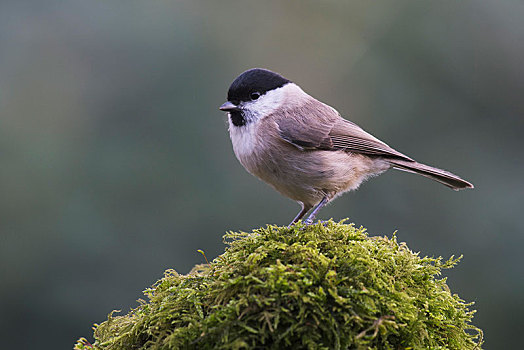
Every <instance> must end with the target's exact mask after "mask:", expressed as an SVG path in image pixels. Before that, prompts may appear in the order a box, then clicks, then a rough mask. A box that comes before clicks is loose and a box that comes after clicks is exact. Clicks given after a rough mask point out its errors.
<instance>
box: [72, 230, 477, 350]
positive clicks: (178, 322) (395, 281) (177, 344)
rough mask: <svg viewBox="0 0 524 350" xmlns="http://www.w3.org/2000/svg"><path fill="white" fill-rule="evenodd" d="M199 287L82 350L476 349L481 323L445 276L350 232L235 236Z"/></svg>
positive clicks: (181, 291)
mask: <svg viewBox="0 0 524 350" xmlns="http://www.w3.org/2000/svg"><path fill="white" fill-rule="evenodd" d="M224 238H225V241H226V243H227V244H228V246H229V247H228V248H227V249H226V251H225V253H224V254H222V255H220V256H219V257H218V258H216V259H215V260H214V261H213V262H211V264H205V265H198V266H196V267H195V268H194V269H193V270H192V271H191V272H190V273H189V274H188V275H180V274H178V273H176V272H175V271H174V270H168V271H167V272H166V273H165V276H164V278H162V279H161V280H159V281H158V282H157V283H155V284H154V285H153V286H152V287H151V288H150V289H147V290H146V291H145V295H146V296H147V298H148V299H149V301H147V302H146V301H140V305H139V306H138V307H137V308H136V309H134V310H131V312H129V313H128V314H127V315H124V316H114V315H113V313H111V314H110V315H109V317H108V319H107V321H105V322H103V323H102V324H100V325H97V326H95V333H94V336H95V340H96V341H95V343H94V344H93V345H91V344H89V343H88V342H87V341H86V340H85V339H83V338H82V339H80V340H79V341H78V343H77V344H76V347H75V349H113V350H120V349H122V350H124V349H125V350H130V349H163V350H167V349H461V350H463V349H475V348H480V345H481V343H482V332H481V330H480V329H478V328H477V327H475V326H473V325H471V323H470V322H471V319H472V317H473V313H474V311H471V310H469V307H470V305H471V304H467V303H465V302H464V301H463V300H461V299H460V298H459V297H458V296H457V295H456V294H451V293H450V291H449V288H448V286H447V285H446V280H445V279H443V278H439V276H440V273H441V270H442V269H445V268H451V267H453V266H454V265H455V264H456V263H457V262H458V260H459V259H454V258H453V257H451V258H450V259H449V260H447V261H442V259H441V258H437V259H434V258H428V257H425V258H421V257H419V256H418V254H415V253H413V252H412V251H410V250H409V249H408V247H407V246H406V245H405V244H404V243H398V242H397V240H396V237H395V236H393V238H391V239H389V238H386V237H369V236H368V235H367V234H366V232H365V230H364V229H362V228H360V229H356V228H355V227H353V226H352V225H346V224H344V223H343V222H340V223H336V222H333V221H329V222H327V223H325V224H324V225H322V224H317V225H312V226H309V227H303V226H300V225H297V226H294V227H291V228H288V227H277V226H267V227H266V228H261V229H257V230H255V231H253V232H251V233H228V234H226V235H225V236H224Z"/></svg>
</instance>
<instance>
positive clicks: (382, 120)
mask: <svg viewBox="0 0 524 350" xmlns="http://www.w3.org/2000/svg"><path fill="white" fill-rule="evenodd" d="M522 18H524V2H522V1H520V0H514V1H511V0H507V1H482V2H481V1H438V2H421V1H395V2H381V3H379V2H370V1H354V2H351V3H349V2H347V1H342V0H341V1H300V2H299V1H288V2H280V1H264V2H260V1H211V0H209V1H198V0H188V1H155V2H151V1H130V0H126V1H110V2H103V1H80V0H71V1H67V2H64V1H58V0H56V1H53V0H46V1H16V0H2V1H1V3H0V281H1V282H0V283H1V288H0V339H2V347H5V348H6V349H7V348H17V349H29V348H35V346H37V347H38V348H39V349H68V348H71V347H72V346H73V344H74V342H75V340H76V339H77V338H79V337H81V336H86V337H88V339H90V340H92V330H91V327H92V324H93V323H97V322H98V323H99V322H102V321H104V320H105V319H106V315H107V314H108V313H109V312H110V311H111V310H113V309H119V310H122V311H123V312H127V311H129V309H130V308H132V307H135V306H136V305H137V302H136V300H137V299H138V298H141V297H142V290H144V289H145V288H147V287H148V286H149V285H150V284H151V283H153V282H155V281H156V280H157V279H158V278H160V277H161V276H162V274H163V271H164V270H165V269H168V268H174V269H176V270H177V271H178V272H180V273H187V272H188V271H189V270H190V269H191V267H192V266H194V265H195V264H197V263H202V262H203V257H202V255H201V254H199V253H198V252H197V249H202V250H204V251H205V253H206V255H207V257H208V259H210V260H211V259H213V258H214V257H216V256H217V255H218V254H220V253H221V252H223V250H224V245H223V243H222V234H223V233H224V232H226V231H227V230H251V229H253V228H257V227H260V226H262V225H265V224H267V223H276V224H281V225H283V224H288V223H289V221H290V220H291V219H292V218H293V217H294V215H295V214H296V213H297V212H298V210H299V206H298V205H297V204H296V203H294V202H292V201H290V200H289V199H286V198H284V197H281V196H280V195H279V194H278V193H276V192H275V191H274V190H272V189H271V188H270V187H269V186H267V185H266V184H264V183H262V182H261V181H259V180H257V179H256V178H254V177H252V176H251V175H249V174H248V173H247V172H246V171H245V170H244V169H243V168H242V167H241V165H240V164H239V163H238V161H237V160H236V159H235V157H234V155H233V151H232V147H231V144H230V140H229V136H228V133H227V126H226V116H225V115H224V114H223V113H221V112H220V111H219V110H218V106H219V105H220V104H222V103H223V102H224V101H225V96H226V92H227V88H228V87H229V84H230V83H231V81H232V80H233V79H234V78H235V77H236V76H237V75H238V74H239V73H241V72H242V71H244V70H246V69H248V68H251V67H265V68H270V69H272V70H274V71H277V72H280V73H282V74H284V75H285V76H286V77H288V78H290V79H292V80H293V81H295V82H297V83H298V84H299V85H301V86H302V87H303V88H304V90H305V91H306V92H308V93H310V94H311V95H313V96H315V97H317V98H319V99H321V100H322V101H324V102H326V103H328V104H330V105H332V106H335V107H336V108H337V109H338V110H339V111H340V112H341V113H342V115H344V116H346V117H347V118H348V119H351V120H352V121H354V122H356V123H357V124H359V125H360V126H362V127H363V128H364V129H366V130H368V131H370V132H371V133H372V134H374V135H375V136H377V137H378V138H380V139H382V140H384V141H385V142H387V143H388V144H390V145H391V146H393V147H395V148H396V149H398V150H399V151H401V152H404V153H406V154H408V155H410V156H411V157H413V158H415V159H417V160H419V161H422V162H425V163H428V164H431V165H435V166H438V167H441V168H444V169H449V170H451V171H453V172H455V173H457V174H459V175H461V176H463V177H464V178H465V179H467V180H470V181H471V182H473V183H474V184H475V186H476V188H475V190H469V191H461V192H459V193H456V192H454V191H451V190H449V189H447V188H445V187H443V186H441V185H438V184H437V183H435V182H432V181H429V180H427V179H424V178H422V177H417V176H414V175H410V174H406V173H401V172H395V171H390V172H388V173H386V174H384V175H382V176H380V177H378V178H375V179H373V180H372V181H369V182H367V183H365V184H364V185H363V186H361V189H360V190H359V191H358V192H355V193H352V194H348V195H345V196H343V197H341V198H340V199H338V200H336V201H335V203H334V204H333V205H330V206H328V207H327V208H325V209H324V210H323V211H322V212H321V214H320V217H321V218H323V219H327V218H330V217H333V218H335V219H337V220H338V219H342V218H346V217H348V218H349V220H350V222H354V223H355V224H356V225H357V226H360V225H363V226H365V227H367V228H368V231H369V232H370V234H371V235H389V236H391V234H392V233H393V232H394V231H395V230H398V237H399V239H400V240H401V241H405V242H407V243H408V245H409V246H410V248H411V249H412V250H414V251H420V252H421V254H422V255H429V256H439V255H442V256H443V257H446V258H447V257H449V256H450V255H452V254H455V255H460V254H464V259H463V261H462V262H461V263H460V264H459V266H458V267H456V268H455V269H454V270H453V271H448V272H446V273H445V276H447V277H448V282H449V285H450V287H451V289H452V291H453V292H455V293H458V294H459V295H460V296H461V298H463V299H465V300H466V301H475V306H474V308H475V309H477V310H478V313H477V314H476V316H475V319H474V324H475V325H477V326H479V327H481V328H482V329H483V330H484V331H485V339H486V344H485V345H486V349H515V348H518V347H519V346H521V344H522V343H521V340H519V339H520V334H521V332H522V329H523V327H524V322H523V321H522V317H521V315H522V314H523V313H524V296H523V290H524V274H523V273H522V267H523V266H524V257H523V253H522V252H523V246H524V220H522V212H523V204H524V203H523V199H524V183H523V170H524V163H523V156H522V147H523V146H524V141H523V131H524V97H523V93H524V64H523V63H524V21H523V20H522Z"/></svg>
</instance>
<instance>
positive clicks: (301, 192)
mask: <svg viewBox="0 0 524 350" xmlns="http://www.w3.org/2000/svg"><path fill="white" fill-rule="evenodd" d="M220 109H221V110H224V111H227V112H229V116H230V118H229V132H230V136H231V141H232V143H233V150H234V152H235V155H236V156H237V158H238V160H239V161H240V163H241V164H242V165H243V166H244V167H245V168H246V170H248V171H249V172H250V173H251V174H253V175H255V176H257V177H259V178H260V179H262V180H264V181H265V182H267V183H269V184H270V185H272V186H273V187H274V188H275V189H276V190H277V191H279V192H280V193H282V194H283V195H285V196H287V197H289V198H291V199H293V200H296V201H297V202H299V203H300V204H301V205H302V210H301V211H300V213H299V214H298V215H297V216H296V217H295V219H294V220H293V221H292V223H294V222H297V221H298V220H300V219H301V218H302V217H303V216H304V215H305V214H306V213H307V212H308V211H309V210H311V208H313V207H314V206H315V205H316V207H315V209H313V211H312V212H311V214H310V215H309V216H308V218H307V219H306V220H305V222H306V223H307V224H310V223H312V221H313V220H314V218H315V215H316V214H317V212H318V211H319V210H320V209H321V208H322V207H323V206H324V205H325V204H327V203H328V202H329V201H331V200H333V199H334V198H335V197H337V196H338V195H340V194H342V193H344V192H346V191H349V190H353V189H356V188H358V186H359V185H360V184H361V183H362V182H363V181H364V180H366V179H367V178H369V177H371V176H375V175H378V174H380V173H382V172H383V171H385V170H387V169H389V168H391V167H393V168H397V169H400V170H404V171H408V172H413V173H417V174H420V175H422V176H425V177H428V178H430V179H433V180H435V181H438V182H440V183H442V184H444V185H446V186H448V187H450V188H452V189H454V190H459V189H463V188H473V185H472V184H471V183H469V182H467V181H465V180H463V179H461V178H460V177H458V176H457V175H454V174H452V173H450V172H448V171H445V170H442V169H438V168H434V167H431V166H428V165H424V164H421V163H418V162H416V161H414V160H413V159H411V158H410V157H408V156H406V155H404V154H402V153H400V152H398V151H396V150H394V149H393V148H391V147H389V146H388V145H387V144H385V143H384V142H382V141H380V140H379V139H377V138H375V137H374V136H372V135H371V134H369V133H367V132H366V131H364V130H363V129H362V128H360V127H359V126H357V125H356V124H354V123H352V122H350V121H348V120H346V119H344V118H342V117H341V116H340V115H339V114H338V112H337V111H336V110H335V109H333V108H332V107H330V106H328V105H326V104H324V103H322V102H320V101H318V100H316V99H314V98H313V97H311V96H309V95H308V94H306V93H305V92H304V91H302V89H301V88H300V87H298V86H297V85H296V84H294V83H292V82H291V81H289V80H288V79H286V78H284V77H282V76H280V75H279V74H277V73H273V72H271V71H268V70H264V69H259V68H255V69H251V70H248V71H246V72H244V73H242V74H241V75H240V76H239V77H238V78H237V79H235V81H234V82H233V83H232V84H231V87H230V89H229V92H228V102H226V103H224V104H223V105H222V106H221V107H220Z"/></svg>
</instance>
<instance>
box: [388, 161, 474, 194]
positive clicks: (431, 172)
mask: <svg viewBox="0 0 524 350" xmlns="http://www.w3.org/2000/svg"><path fill="white" fill-rule="evenodd" d="M388 161H389V162H390V163H391V165H392V166H393V167H394V168H396V169H398V170H404V171H407V172H410V173H415V174H420V175H422V176H425V177H428V178H430V179H432V180H435V181H437V182H440V183H441V184H443V185H446V186H448V187H450V188H452V189H454V190H455V191H458V190H462V189H464V188H473V184H471V183H469V182H467V181H466V180H464V179H461V178H460V177H458V176H457V175H455V174H452V173H450V172H449V171H446V170H442V169H437V168H433V167H431V166H429V165H425V164H421V163H417V162H415V161H409V160H402V159H388Z"/></svg>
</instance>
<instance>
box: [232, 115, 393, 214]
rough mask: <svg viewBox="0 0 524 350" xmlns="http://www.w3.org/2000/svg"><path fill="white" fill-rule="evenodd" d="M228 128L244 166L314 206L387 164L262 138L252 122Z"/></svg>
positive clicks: (295, 198) (358, 155)
mask: <svg viewBox="0 0 524 350" xmlns="http://www.w3.org/2000/svg"><path fill="white" fill-rule="evenodd" d="M246 127H247V128H245V129H241V130H239V129H238V128H236V129H230V132H231V140H232V143H233V150H234V152H235V155H236V157H237V158H238V160H239V161H240V163H241V164H242V165H243V166H244V168H245V169H246V170H247V171H248V172H250V173H251V174H253V175H255V176H256V177H258V178H260V179H261V180H263V181H264V182H266V183H268V184H270V185H271V186H272V187H274V188H275V189H276V190H277V191H278V192H280V193H281V194H283V195H284V196H286V197H289V198H291V199H293V200H296V201H299V202H302V203H305V204H309V205H315V204H316V203H318V202H319V201H320V200H321V199H322V198H323V197H324V196H326V195H327V196H328V197H330V198H334V197H336V196H337V195H338V194H341V193H343V192H345V191H349V190H352V189H356V188H357V187H358V186H359V185H360V184H361V183H362V181H364V180H365V179H366V178H367V177H369V176H372V175H375V174H379V173H381V172H382V171H384V170H386V169H387V168H388V167H389V165H387V164H386V163H385V162H383V161H381V160H377V159H373V158H370V157H367V156H363V155H361V154H354V153H349V152H345V151H321V150H300V149H298V148H296V147H295V146H293V145H290V144H288V143H287V142H285V141H282V140H281V139H279V138H267V137H266V138H265V140H264V141H265V142H264V143H261V142H260V135H257V134H256V133H257V130H256V128H255V126H254V125H246Z"/></svg>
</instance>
